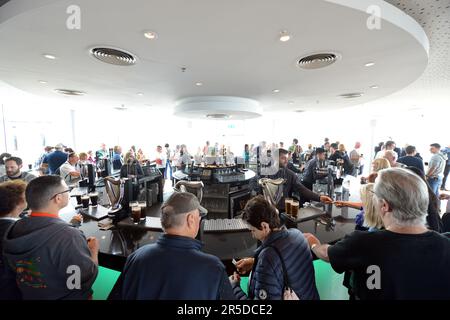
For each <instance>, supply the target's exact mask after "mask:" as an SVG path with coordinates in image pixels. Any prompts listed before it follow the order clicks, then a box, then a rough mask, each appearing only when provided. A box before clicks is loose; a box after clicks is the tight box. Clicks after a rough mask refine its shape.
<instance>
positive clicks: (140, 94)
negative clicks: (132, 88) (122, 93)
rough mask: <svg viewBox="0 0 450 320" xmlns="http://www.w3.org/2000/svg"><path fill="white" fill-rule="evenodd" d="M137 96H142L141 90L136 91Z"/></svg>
mask: <svg viewBox="0 0 450 320" xmlns="http://www.w3.org/2000/svg"><path fill="white" fill-rule="evenodd" d="M136 94H137V95H138V96H140V97H142V96H143V95H144V94H143V93H142V92H138V93H136Z"/></svg>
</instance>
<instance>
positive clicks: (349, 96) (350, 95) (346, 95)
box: [339, 92, 364, 99]
mask: <svg viewBox="0 0 450 320" xmlns="http://www.w3.org/2000/svg"><path fill="white" fill-rule="evenodd" d="M363 95H364V93H362V92H352V93H344V94H341V95H339V96H340V97H342V98H344V99H354V98H360V97H362V96H363Z"/></svg>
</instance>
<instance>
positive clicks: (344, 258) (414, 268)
mask: <svg viewBox="0 0 450 320" xmlns="http://www.w3.org/2000/svg"><path fill="white" fill-rule="evenodd" d="M328 256H329V259H330V263H331V266H332V267H333V269H334V270H335V271H336V272H338V273H342V272H344V271H353V274H354V284H353V285H354V291H355V293H356V296H357V297H359V298H360V299H376V300H393V299H402V300H409V299H446V300H448V299H450V239H449V238H447V237H445V236H443V235H440V234H439V233H437V232H434V231H428V232H426V233H423V234H417V235H413V234H399V233H394V232H391V231H387V230H382V231H376V232H364V231H355V232H353V233H352V234H350V235H348V236H346V237H345V238H344V239H343V240H341V241H339V242H338V243H336V244H335V245H333V246H331V247H329V248H328ZM371 266H377V267H379V272H377V271H376V270H375V268H374V267H371ZM374 270H375V271H374ZM376 274H379V275H380V278H379V279H380V281H379V284H380V285H381V286H380V289H377V288H375V289H369V288H368V284H370V286H371V287H372V288H373V286H374V285H375V286H376V283H377V282H376V278H375V276H376ZM376 287H377V286H376Z"/></svg>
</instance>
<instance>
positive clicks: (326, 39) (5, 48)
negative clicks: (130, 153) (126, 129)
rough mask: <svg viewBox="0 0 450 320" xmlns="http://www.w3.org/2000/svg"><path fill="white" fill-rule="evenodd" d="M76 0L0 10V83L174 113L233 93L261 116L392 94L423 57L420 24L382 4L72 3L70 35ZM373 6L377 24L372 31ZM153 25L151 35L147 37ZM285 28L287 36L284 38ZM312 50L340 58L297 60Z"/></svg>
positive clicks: (333, 0) (418, 69) (310, 0)
mask: <svg viewBox="0 0 450 320" xmlns="http://www.w3.org/2000/svg"><path fill="white" fill-rule="evenodd" d="M73 4H74V3H73V1H65V0H58V1H56V0H33V1H29V0H14V1H11V2H9V3H6V4H5V5H4V6H2V7H1V9H0V43H1V44H2V50H0V80H3V81H5V82H6V83H8V84H10V85H12V86H15V87H17V88H19V89H22V90H24V91H27V92H30V93H33V94H37V95H41V96H45V97H52V98H54V97H58V96H60V95H59V94H58V93H56V92H55V89H67V90H74V91H79V92H83V93H84V95H82V96H75V97H71V98H70V99H71V100H75V101H78V102H79V103H80V104H83V103H90V104H93V103H94V104H95V103H97V104H102V105H105V104H109V105H111V106H120V105H122V104H125V105H135V106H142V107H145V106H146V105H152V106H160V107H164V108H174V106H175V104H176V102H177V101H179V100H180V99H183V98H189V97H197V96H232V97H242V98H248V99H252V100H255V101H257V102H258V103H259V105H260V108H263V110H264V111H295V110H306V111H308V110H326V109H330V108H341V107H345V106H352V105H356V104H361V103H365V102H368V101H372V100H374V99H377V98H380V97H384V96H386V95H389V94H391V93H393V92H396V91H398V90H400V89H402V88H404V87H406V86H408V85H409V84H410V83H412V82H413V81H415V80H416V79H417V78H418V77H419V76H420V75H421V74H422V73H423V71H424V70H425V68H426V66H427V62H428V38H427V36H426V35H425V33H424V31H423V29H422V28H421V26H420V25H419V24H418V23H417V22H416V21H415V20H413V19H412V18H411V17H409V16H408V15H406V14H405V13H404V12H403V11H401V10H399V9H397V8H396V7H394V6H392V5H390V4H388V3H386V2H385V1H382V0H329V1H325V0H297V1H269V0H265V1H264V0H246V1H238V0H227V1H211V0H193V1H186V0H172V1H165V0H159V1H155V0H153V1H152V0H132V1H126V2H125V1H118V0H95V1H92V0H78V1H77V3H76V5H77V6H78V7H79V9H80V16H79V17H80V20H79V22H80V29H74V30H71V29H68V28H67V21H68V20H70V19H71V14H72V13H73V11H70V10H69V12H70V13H67V12H68V8H69V7H70V6H72V5H73ZM374 5H375V6H376V7H375V12H380V13H381V18H380V19H381V20H380V29H375V30H371V29H370V28H368V27H367V23H368V21H369V23H371V22H372V23H373V21H374V20H373V19H376V17H373V16H371V15H370V14H368V13H367V11H368V9H369V11H371V10H373V9H374V7H373V6H374ZM378 9H379V10H380V11H377V10H378ZM371 12H372V11H371ZM71 21H73V20H71ZM149 31H151V32H154V34H155V35H156V36H155V39H153V40H150V39H148V38H146V37H145V36H144V33H145V32H149ZM283 32H285V33H288V34H289V35H290V40H289V41H285V42H282V41H280V35H281V34H283ZM94 47H103V48H104V47H110V48H113V49H122V50H124V51H125V52H127V53H132V54H134V55H135V56H136V63H135V64H134V65H131V66H118V65H110V64H106V63H104V62H101V61H99V60H98V59H95V58H94V57H92V56H91V55H90V50H91V49H92V48H94ZM318 53H332V54H335V55H336V57H338V58H337V59H336V61H335V62H334V63H332V64H330V65H328V66H325V67H324V68H319V69H310V70H309V69H302V68H299V67H298V66H297V62H298V60H299V59H300V58H303V57H305V56H308V55H314V54H318ZM45 54H47V55H53V56H54V57H55V59H48V58H44V56H43V55H45ZM316 62H317V63H319V64H320V61H316ZM368 63H374V64H373V65H372V66H366V64H368ZM324 64H325V65H326V64H327V63H324ZM43 82H45V83H43ZM352 94H356V95H354V96H356V97H355V98H348V96H349V95H350V96H352ZM360 94H362V95H360ZM205 112H207V111H205ZM211 112H212V113H211V114H213V113H214V110H211ZM199 116H203V117H204V116H205V114H202V115H199ZM236 117H239V116H238V115H236Z"/></svg>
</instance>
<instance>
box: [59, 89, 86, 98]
mask: <svg viewBox="0 0 450 320" xmlns="http://www.w3.org/2000/svg"><path fill="white" fill-rule="evenodd" d="M55 92H56V93H60V94H63V95H66V96H84V95H85V94H86V93H85V92H83V91H77V90H69V89H55Z"/></svg>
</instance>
